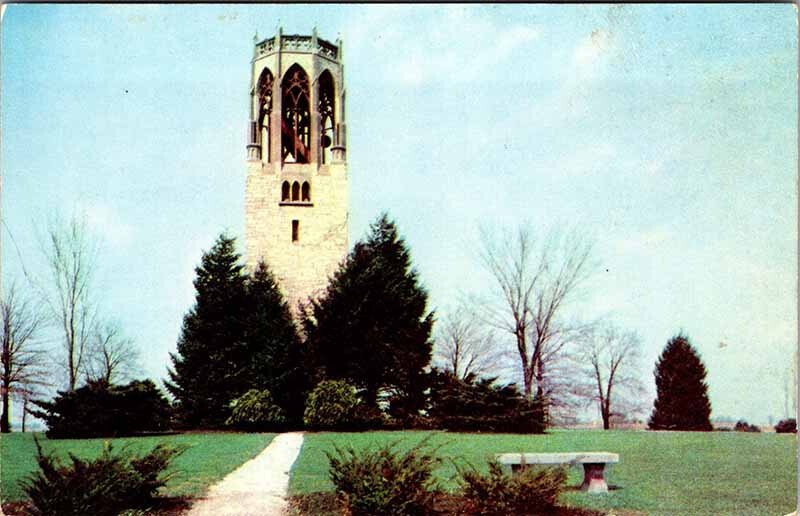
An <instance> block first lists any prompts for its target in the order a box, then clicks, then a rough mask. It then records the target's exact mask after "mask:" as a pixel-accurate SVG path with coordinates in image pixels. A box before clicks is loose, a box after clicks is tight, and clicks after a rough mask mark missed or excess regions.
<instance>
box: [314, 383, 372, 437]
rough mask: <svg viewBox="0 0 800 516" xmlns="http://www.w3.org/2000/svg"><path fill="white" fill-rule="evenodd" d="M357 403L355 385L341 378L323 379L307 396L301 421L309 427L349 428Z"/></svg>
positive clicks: (353, 418)
mask: <svg viewBox="0 0 800 516" xmlns="http://www.w3.org/2000/svg"><path fill="white" fill-rule="evenodd" d="M358 404H359V403H358V396H356V390H355V387H353V386H352V385H350V384H349V383H347V382H344V381H341V380H324V381H322V382H320V383H319V385H317V386H316V387H315V388H314V390H313V391H311V394H310V395H309V396H308V401H307V402H306V410H305V414H304V416H303V421H304V423H305V424H306V426H308V427H311V428H318V429H333V428H336V429H344V428H349V427H352V426H354V424H355V423H356V419H357V415H356V407H358Z"/></svg>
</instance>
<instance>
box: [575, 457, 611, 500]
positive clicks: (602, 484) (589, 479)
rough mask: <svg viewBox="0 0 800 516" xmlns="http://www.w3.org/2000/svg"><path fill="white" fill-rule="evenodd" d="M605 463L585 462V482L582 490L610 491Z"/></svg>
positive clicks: (589, 491) (590, 491) (592, 491)
mask: <svg viewBox="0 0 800 516" xmlns="http://www.w3.org/2000/svg"><path fill="white" fill-rule="evenodd" d="M605 467H606V465H605V463H602V462H601V463H599V464H595V463H584V464H583V484H581V491H586V492H587V493H608V484H606V479H605V476H604V475H603V472H604V470H605Z"/></svg>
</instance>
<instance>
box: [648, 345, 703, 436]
mask: <svg viewBox="0 0 800 516" xmlns="http://www.w3.org/2000/svg"><path fill="white" fill-rule="evenodd" d="M654 374H655V377H656V392H657V397H656V400H655V406H654V408H653V413H652V415H651V416H650V421H649V422H648V426H649V427H650V429H651V430H701V431H708V430H711V429H712V428H711V422H710V420H709V416H710V415H711V403H710V402H709V401H708V385H707V384H706V381H705V380H706V367H705V366H704V365H703V362H702V361H701V360H700V357H699V356H698V354H697V351H696V350H695V349H694V347H693V346H692V345H691V344H690V343H689V338H688V337H687V336H685V335H683V334H682V333H679V334H678V335H676V336H675V337H673V338H672V339H670V340H669V342H667V345H666V347H665V348H664V351H663V352H662V353H661V356H660V357H659V358H658V362H656V369H655V371H654Z"/></svg>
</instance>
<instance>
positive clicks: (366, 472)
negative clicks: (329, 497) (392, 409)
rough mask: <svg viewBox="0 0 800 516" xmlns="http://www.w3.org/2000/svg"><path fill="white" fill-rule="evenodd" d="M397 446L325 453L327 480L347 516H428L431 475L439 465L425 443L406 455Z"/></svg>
mask: <svg viewBox="0 0 800 516" xmlns="http://www.w3.org/2000/svg"><path fill="white" fill-rule="evenodd" d="M396 446H397V443H395V444H392V445H387V446H383V447H381V448H378V449H377V450H359V451H355V450H353V449H352V448H348V449H346V450H341V449H339V448H336V454H335V455H332V454H330V453H328V461H329V462H330V477H331V481H332V482H333V484H334V486H336V494H337V496H338V498H339V500H340V502H341V503H342V504H343V505H344V510H345V513H346V514H351V515H353V516H401V515H402V516H417V515H426V514H430V513H431V512H432V510H433V501H434V496H435V491H436V486H435V483H434V480H433V478H432V475H431V472H432V469H433V467H434V466H435V465H436V464H438V463H439V459H437V458H436V457H435V456H434V452H433V451H430V450H428V451H426V449H425V448H426V441H422V442H421V443H419V444H418V445H416V446H414V447H413V448H411V450H409V451H407V452H405V453H397V452H396V450H395V447H396Z"/></svg>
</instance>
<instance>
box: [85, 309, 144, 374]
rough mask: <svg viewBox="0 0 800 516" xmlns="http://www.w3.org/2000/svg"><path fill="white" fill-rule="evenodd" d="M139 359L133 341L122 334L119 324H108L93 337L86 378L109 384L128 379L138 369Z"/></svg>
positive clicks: (98, 329)
mask: <svg viewBox="0 0 800 516" xmlns="http://www.w3.org/2000/svg"><path fill="white" fill-rule="evenodd" d="M138 358H139V353H138V351H137V350H136V348H135V347H134V345H133V340H132V339H130V338H127V337H125V336H124V335H123V334H122V331H121V330H120V327H119V325H118V324H115V323H106V324H104V325H101V326H98V327H97V330H96V331H95V333H94V335H93V336H92V343H91V346H90V350H89V358H88V360H87V361H86V377H87V379H89V380H95V381H97V380H99V381H103V382H105V383H107V384H111V383H112V382H114V381H120V380H124V379H127V378H129V377H130V375H131V374H133V372H134V370H135V369H136V367H137V360H138Z"/></svg>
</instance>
